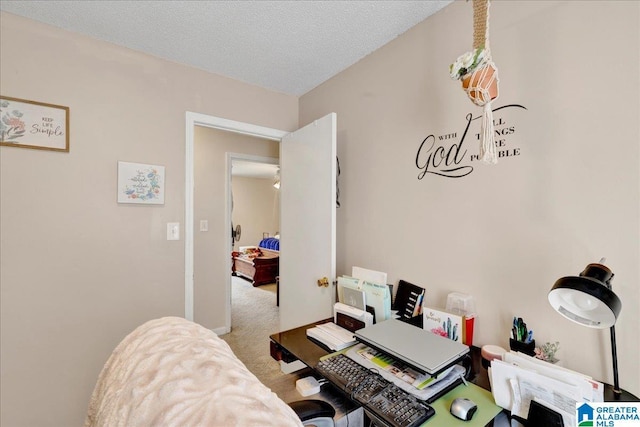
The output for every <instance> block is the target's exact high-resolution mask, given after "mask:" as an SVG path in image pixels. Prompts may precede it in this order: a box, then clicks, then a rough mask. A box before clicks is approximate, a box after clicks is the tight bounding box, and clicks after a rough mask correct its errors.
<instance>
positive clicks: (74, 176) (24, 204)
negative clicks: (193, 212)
mask: <svg viewBox="0 0 640 427" xmlns="http://www.w3.org/2000/svg"><path fill="white" fill-rule="evenodd" d="M0 25H1V26H0V54H1V60H0V94H2V95H3V96H10V97H17V98H23V99H29V100H35V101H41V102H47V103H53V104H59V105H65V106H68V107H69V108H70V119H71V125H70V135H71V151H70V152H69V153H57V152H47V151H41V150H29V149H20V148H13V147H1V148H0V236H1V237H0V252H1V255H2V256H1V265H0V283H1V295H0V300H1V321H0V326H1V354H0V360H1V381H0V382H1V390H0V398H1V401H0V406H1V408H2V409H1V411H0V413H1V415H0V424H1V425H3V426H5V425H6V426H71V425H76V426H77V425H81V424H82V422H83V420H84V415H85V413H86V408H87V404H88V401H89V396H90V394H91V391H92V389H93V386H94V384H95V381H96V379H97V376H98V373H99V371H100V369H101V368H102V366H103V364H104V362H105V361H106V359H107V357H108V355H109V354H110V352H111V351H112V350H113V348H114V347H115V345H116V344H117V343H118V342H119V341H120V340H121V339H122V338H123V337H124V335H125V334H126V333H127V332H129V331H131V330H132V329H133V328H134V327H135V326H137V325H139V324H140V323H142V322H144V321H146V320H149V319H151V318H154V317H158V316H166V315H177V316H182V315H184V294H185V291H184V282H185V279H184V240H182V239H181V240H180V241H167V240H165V238H166V223H167V222H180V223H181V224H184V189H185V180H184V174H185V170H184V165H185V159H184V156H185V154H184V153H185V112H186V111H193V112H198V113H205V114H209V115H212V116H219V117H224V118H228V119H231V120H237V121H242V122H248V123H252V124H256V125H261V126H266V127H271V128H276V129H283V130H292V129H295V128H296V125H297V118H298V117H297V99H296V98H295V97H291V96H286V95H282V94H278V93H274V92H269V91H266V90H263V89H260V88H257V87H254V86H250V85H247V84H243V83H240V82H237V81H234V80H230V79H227V78H223V77H219V76H215V75H211V74H208V73H205V72H202V71H199V70H195V69H192V68H187V67H183V66H179V65H176V64H174V63H170V62H167V61H162V60H159V59H156V58H153V57H150V56H146V55H142V54H139V53H136V52H133V51H130V50H127V49H123V48H119V47H115V46H113V45H110V44H107V43H103V42H100V41H96V40H93V39H90V38H86V37H80V36H77V35H74V34H72V33H69V32H66V31H62V30H58V29H54V28H52V27H49V26H46V25H42V24H39V23H36V22H34V21H30V20H27V19H23V18H20V17H16V16H14V15H10V14H6V13H2V14H1V15H0ZM119 160H122V161H130V162H140V163H149V164H156V165H163V166H165V168H166V197H165V204H164V205H162V206H134V205H119V204H117V203H116V171H117V162H118V161H119ZM181 234H182V235H183V236H184V229H183V228H181ZM220 298H221V297H220V296H219V295H214V296H213V298H212V300H211V304H212V305H213V306H214V308H215V303H216V302H217V300H218V299H220Z"/></svg>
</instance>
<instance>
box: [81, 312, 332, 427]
mask: <svg viewBox="0 0 640 427" xmlns="http://www.w3.org/2000/svg"><path fill="white" fill-rule="evenodd" d="M293 408H295V409H296V411H294V409H293ZM333 414H335V411H333V408H332V407H331V405H328V404H327V403H326V402H322V401H317V400H301V401H298V402H292V403H291V404H286V403H285V402H284V401H282V400H281V399H280V398H279V397H278V396H277V395H276V394H275V393H273V392H272V391H271V390H270V389H269V388H267V387H266V386H265V385H264V384H262V383H261V382H260V380H258V378H257V377H256V376H255V375H253V374H252V373H251V372H249V370H248V369H247V368H246V366H245V365H244V364H243V363H242V362H241V361H240V360H239V359H238V358H237V357H236V356H235V354H234V353H233V351H232V350H231V348H230V347H229V345H228V344H227V343H226V342H225V341H224V340H222V339H221V338H219V337H218V336H217V335H216V334H215V333H214V332H213V331H211V330H209V329H206V328H204V327H203V326H201V325H198V324H197V323H194V322H191V321H188V320H185V319H183V318H179V317H163V318H160V319H155V320H151V321H148V322H146V323H144V324H143V325H141V326H139V327H138V328H136V329H135V330H134V331H133V332H131V333H130V334H129V335H127V336H126V337H125V338H124V339H123V340H122V341H121V342H120V344H118V346H117V347H116V348H115V350H114V351H113V353H112V354H111V356H110V357H109V359H108V360H107V362H106V364H105V365H104V367H103V369H102V371H101V372H100V375H99V377H98V381H97V383H96V386H95V388H94V390H93V394H92V396H91V399H90V401H89V409H88V412H87V416H86V419H85V424H84V425H85V427H98V426H105V427H107V426H108V427H117V426H122V427H125V426H126V427H135V426H140V427H143V426H144V427H148V426H163V427H172V426H180V427H183V426H203V427H205V426H206V427H216V426H225V427H227V426H242V427H245V426H246V427H251V426H265V427H268V426H274V427H287V426H302V425H304V424H305V423H303V421H301V420H306V418H309V417H311V418H314V417H315V416H318V415H320V416H322V417H325V418H329V419H331V417H333ZM306 422H310V423H313V420H308V421H306Z"/></svg>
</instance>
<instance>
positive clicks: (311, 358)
mask: <svg viewBox="0 0 640 427" xmlns="http://www.w3.org/2000/svg"><path fill="white" fill-rule="evenodd" d="M331 321H333V319H325V320H322V321H319V322H315V323H311V324H308V325H304V326H300V327H298V328H294V329H291V330H288V331H284V332H278V333H275V334H273V335H271V336H270V339H271V357H273V358H274V359H276V360H283V361H285V362H292V361H294V360H300V361H301V362H302V363H304V364H305V365H306V366H308V367H310V368H313V367H314V366H315V365H316V364H317V363H318V361H319V360H320V358H321V357H323V356H326V355H327V354H330V353H331V352H330V351H329V349H326V348H324V347H322V346H321V345H319V344H317V343H316V342H314V341H312V340H311V339H309V338H308V337H307V329H309V328H311V327H313V326H315V325H318V324H321V323H326V322H331ZM470 354H471V374H470V377H469V378H470V382H472V383H474V384H476V385H477V386H479V387H482V388H484V389H485V390H490V386H489V376H488V373H487V370H486V369H485V368H483V367H482V357H481V355H480V349H479V348H478V347H471V352H470ZM626 397H627V399H624V400H630V401H638V398H637V397H635V396H633V395H631V394H629V393H627V396H626ZM604 400H605V401H607V402H612V401H616V399H615V397H614V394H613V387H612V386H611V385H609V384H605V393H604ZM426 425H427V426H429V423H428V422H427V423H426ZM521 426H522V427H523V424H522V423H520V422H519V421H518V420H516V419H512V418H511V417H510V415H509V413H508V412H507V411H504V410H503V411H502V412H500V413H498V415H497V416H496V417H495V418H494V419H493V420H492V421H491V422H490V423H489V424H487V427H521ZM434 427H435V426H434Z"/></svg>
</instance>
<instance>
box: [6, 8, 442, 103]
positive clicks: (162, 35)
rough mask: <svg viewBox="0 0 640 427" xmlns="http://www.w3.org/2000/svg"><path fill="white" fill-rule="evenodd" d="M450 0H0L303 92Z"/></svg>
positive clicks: (53, 20) (93, 32)
mask: <svg viewBox="0 0 640 427" xmlns="http://www.w3.org/2000/svg"><path fill="white" fill-rule="evenodd" d="M449 3H451V0H445V1H438V0H423V1H401V0H398V1H344V0H343V1H319V0H316V1H204V0H202V1H169V0H163V1H124V0H117V1H111V0H108V1H107V0H99V1H98V0H91V1H89V0H73V1H51V0H50V1H11V0H2V1H0V10H2V11H5V12H9V13H14V14H16V15H21V16H25V17H28V18H31V19H35V20H38V21H41V22H45V23H47V24H51V25H54V26H57V27H61V28H64V29H67V30H70V31H74V32H78V33H82V34H86V35H89V36H92V37H95V38H97V39H101V40H104V41H108V42H111V43H114V44H117V45H121V46H125V47H128V48H130V49H134V50H137V51H141V52H146V53H148V54H151V55H154V56H156V57H159V58H163V59H167V60H170V61H173V62H177V63H182V64H187V65H190V66H193V67H196V68H199V69H202V70H205V71H209V72H212V73H216V74H220V75H223V76H227V77H231V78H233V79H236V80H240V81H243V82H246V83H250V84H254V85H257V86H260V87H263V88H266V89H271V90H275V91H278V92H282V93H286V94H291V95H302V94H304V93H306V92H308V91H309V90H311V89H313V88H314V87H316V86H318V85H319V84H321V83H322V82H324V81H326V80H328V79H330V78H331V77H333V76H334V75H336V74H338V73H339V72H341V71H342V70H344V69H346V68H348V67H349V66H351V65H352V64H354V63H356V62H357V61H359V60H360V59H362V58H364V57H365V56H367V55H368V54H369V53H371V52H373V51H374V50H376V49H378V48H379V47H381V46H383V45H384V44H386V43H388V42H389V41H391V40H393V39H394V38H396V37H397V36H399V35H400V34H402V33H404V32H405V31H407V30H408V29H410V28H411V27H413V26H414V25H416V24H418V23H419V22H421V21H423V20H424V19H426V18H427V17H428V16H430V15H432V14H433V13H435V12H437V11H438V10H440V9H442V8H443V7H445V6H446V5H448V4H449Z"/></svg>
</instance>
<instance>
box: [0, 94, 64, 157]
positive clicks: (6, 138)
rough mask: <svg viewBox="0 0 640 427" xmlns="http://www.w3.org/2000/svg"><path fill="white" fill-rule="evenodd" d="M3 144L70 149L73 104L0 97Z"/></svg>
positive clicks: (41, 148) (0, 127)
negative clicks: (70, 114) (70, 105)
mask: <svg viewBox="0 0 640 427" xmlns="http://www.w3.org/2000/svg"><path fill="white" fill-rule="evenodd" d="M0 145H6V146H10V147H21V148H34V149H37V150H51V151H64V152H69V107H64V106H62V105H54V104H45V103H43V102H35V101H27V100H26V99H19V98H10V97H8V96H0Z"/></svg>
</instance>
